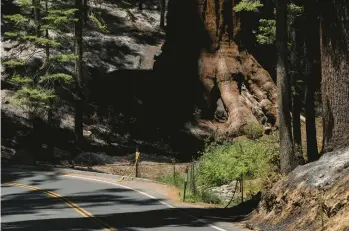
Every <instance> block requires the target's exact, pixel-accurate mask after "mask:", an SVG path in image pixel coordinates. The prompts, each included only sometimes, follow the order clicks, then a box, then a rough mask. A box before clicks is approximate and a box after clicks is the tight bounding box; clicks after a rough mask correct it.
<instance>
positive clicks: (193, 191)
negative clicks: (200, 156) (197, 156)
mask: <svg viewBox="0 0 349 231" xmlns="http://www.w3.org/2000/svg"><path fill="white" fill-rule="evenodd" d="M190 167H191V170H190V180H191V182H190V191H191V192H192V193H193V194H194V195H195V194H196V188H195V161H194V160H193V161H192V163H191V166H190Z"/></svg>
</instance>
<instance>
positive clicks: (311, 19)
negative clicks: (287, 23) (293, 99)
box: [304, 0, 321, 162]
mask: <svg viewBox="0 0 349 231" xmlns="http://www.w3.org/2000/svg"><path fill="white" fill-rule="evenodd" d="M317 4H318V3H317V2H316V0H308V1H305V2H304V11H305V12H304V16H305V22H306V23H305V25H304V27H305V29H304V35H305V77H304V78H305V82H306V96H305V116H306V131H307V157H308V162H311V161H315V160H317V159H318V158H319V153H318V147H317V140H316V125H315V108H314V100H315V96H314V94H315V88H316V85H318V83H319V82H320V75H321V73H320V24H319V21H318V19H317V9H318V6H317Z"/></svg>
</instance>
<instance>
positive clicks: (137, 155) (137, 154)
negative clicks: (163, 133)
mask: <svg viewBox="0 0 349 231" xmlns="http://www.w3.org/2000/svg"><path fill="white" fill-rule="evenodd" d="M139 155H140V153H139V152H138V146H136V162H135V168H136V177H138V176H139V173H138V171H139V169H138V159H139Z"/></svg>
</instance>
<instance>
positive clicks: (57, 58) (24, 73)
mask: <svg viewBox="0 0 349 231" xmlns="http://www.w3.org/2000/svg"><path fill="white" fill-rule="evenodd" d="M17 4H18V6H19V7H20V13H17V14H13V15H4V16H3V18H4V19H5V20H7V22H8V23H10V24H11V25H12V29H11V31H6V32H5V33H4V37H6V38H7V39H9V40H11V41H13V42H15V43H17V44H21V45H23V46H24V47H35V49H27V51H30V52H32V54H28V55H27V56H28V57H29V58H23V56H22V57H21V54H20V51H18V54H16V56H14V57H5V58H4V60H3V62H2V65H3V66H4V67H5V71H7V70H8V71H11V72H12V75H11V76H10V78H9V81H10V82H11V83H13V84H14V85H15V86H16V91H15V93H14V94H13V95H12V96H11V99H10V103H12V104H13V105H15V106H20V107H25V108H26V109H28V110H29V112H32V111H46V110H47V109H48V108H51V107H53V105H52V102H53V101H54V99H55V98H56V95H55V85H56V84H57V83H59V84H71V83H72V82H73V76H72V75H71V74H67V73H61V72H59V71H58V69H57V68H56V66H58V65H59V64H61V63H62V64H63V63H64V65H66V64H67V63H72V62H73V61H74V60H75V55H74V54H72V53H71V52H69V51H68V50H67V49H63V47H62V45H61V42H60V41H59V40H58V39H57V38H59V36H55V37H53V38H50V36H49V34H63V33H62V29H63V28H64V29H67V28H69V29H70V30H72V29H73V23H74V21H76V19H75V18H74V14H75V11H76V9H74V8H64V9H57V8H61V2H60V1H48V0H46V1H32V0H19V1H17ZM33 9H39V11H38V12H40V14H41V15H39V18H40V20H39V21H36V20H35V15H34V12H33ZM38 28H39V29H40V31H43V32H45V36H44V33H40V34H37V33H36V29H38ZM44 51H47V52H46V56H45V57H41V59H42V58H43V59H44V62H43V65H42V66H41V67H37V68H36V69H33V68H32V67H31V65H32V64H31V63H30V62H31V61H32V60H31V57H34V55H35V54H36V53H45V52H44Z"/></svg>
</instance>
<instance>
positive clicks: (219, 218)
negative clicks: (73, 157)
mask: <svg viewBox="0 0 349 231" xmlns="http://www.w3.org/2000/svg"><path fill="white" fill-rule="evenodd" d="M5 181H12V182H22V181H25V182H26V184H30V185H35V184H37V185H40V184H41V183H42V185H43V184H44V183H45V184H46V185H49V186H52V185H53V184H54V187H50V188H44V186H39V187H41V188H43V189H45V190H49V191H53V192H58V193H59V192H60V191H59V190H61V188H63V187H66V186H64V182H63V181H65V182H67V181H71V179H69V180H68V179H65V178H59V177H58V176H57V174H54V172H49V171H47V168H46V169H45V170H44V169H43V170H30V169H27V168H23V169H18V168H16V169H15V168H2V182H5ZM74 182H76V183H79V182H80V184H85V185H86V182H84V181H75V180H74V181H73V183H72V185H74ZM88 184H91V185H93V184H94V183H88ZM78 185H79V184H77V186H76V188H74V189H73V191H74V190H77V192H74V193H69V194H66V195H64V196H65V198H66V199H68V200H70V201H72V202H74V203H76V204H78V205H79V206H80V207H82V208H84V209H86V210H88V211H90V212H91V213H92V214H94V216H95V217H97V218H98V219H100V220H102V221H104V222H105V223H107V224H110V225H112V226H114V227H116V228H118V229H119V228H120V229H121V230H139V229H153V228H162V227H163V228H166V227H179V228H181V230H186V229H187V228H189V227H197V228H203V227H208V226H209V225H213V224H214V223H216V222H236V221H242V220H244V219H245V217H246V215H248V214H249V213H250V212H251V211H252V210H253V209H254V208H255V207H256V206H257V204H258V202H257V201H248V202H245V203H244V204H242V205H240V206H238V207H233V208H228V209H220V208H166V207H164V206H163V205H162V204H160V203H159V200H156V199H151V198H147V197H144V196H141V195H139V194H138V193H136V192H134V191H131V190H129V189H125V188H116V187H113V186H110V185H104V184H100V185H98V184H97V186H98V187H104V188H103V189H98V190H93V187H92V186H91V191H89V190H88V189H85V190H83V189H81V188H78V187H79V186H78ZM49 186H46V187H49ZM7 187H10V186H8V185H6V184H2V191H5V190H4V189H7ZM7 192H8V191H7ZM1 201H2V202H1V204H2V205H1V217H2V224H1V225H2V230H20V231H21V230H35V231H38V230H47V231H53V230H100V228H101V227H100V226H98V225H95V224H94V223H92V222H90V221H89V220H88V219H86V218H83V217H79V215H76V216H75V217H69V218H67V217H64V216H63V217H62V216H58V217H55V218H53V217H52V216H47V217H45V216H42V215H40V214H42V212H43V211H46V212H44V214H45V213H48V212H49V211H55V212H57V213H60V212H61V213H62V212H64V209H68V210H70V208H68V207H67V205H65V204H64V203H62V201H61V200H58V199H56V198H50V197H48V196H46V195H45V194H43V193H42V192H39V191H32V190H29V189H28V190H26V189H25V190H24V191H23V190H21V191H15V192H14V193H11V194H5V195H4V194H3V195H2V198H1ZM26 215H32V216H35V217H36V219H25V218H24V219H22V217H25V216H26ZM188 215H191V216H188ZM192 216H194V217H197V218H200V219H201V221H198V220H197V219H194V218H193V217H192ZM7 217H9V218H10V219H9V218H7ZM14 217H15V221H14V220H13V218H14ZM199 230H200V229H199Z"/></svg>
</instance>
